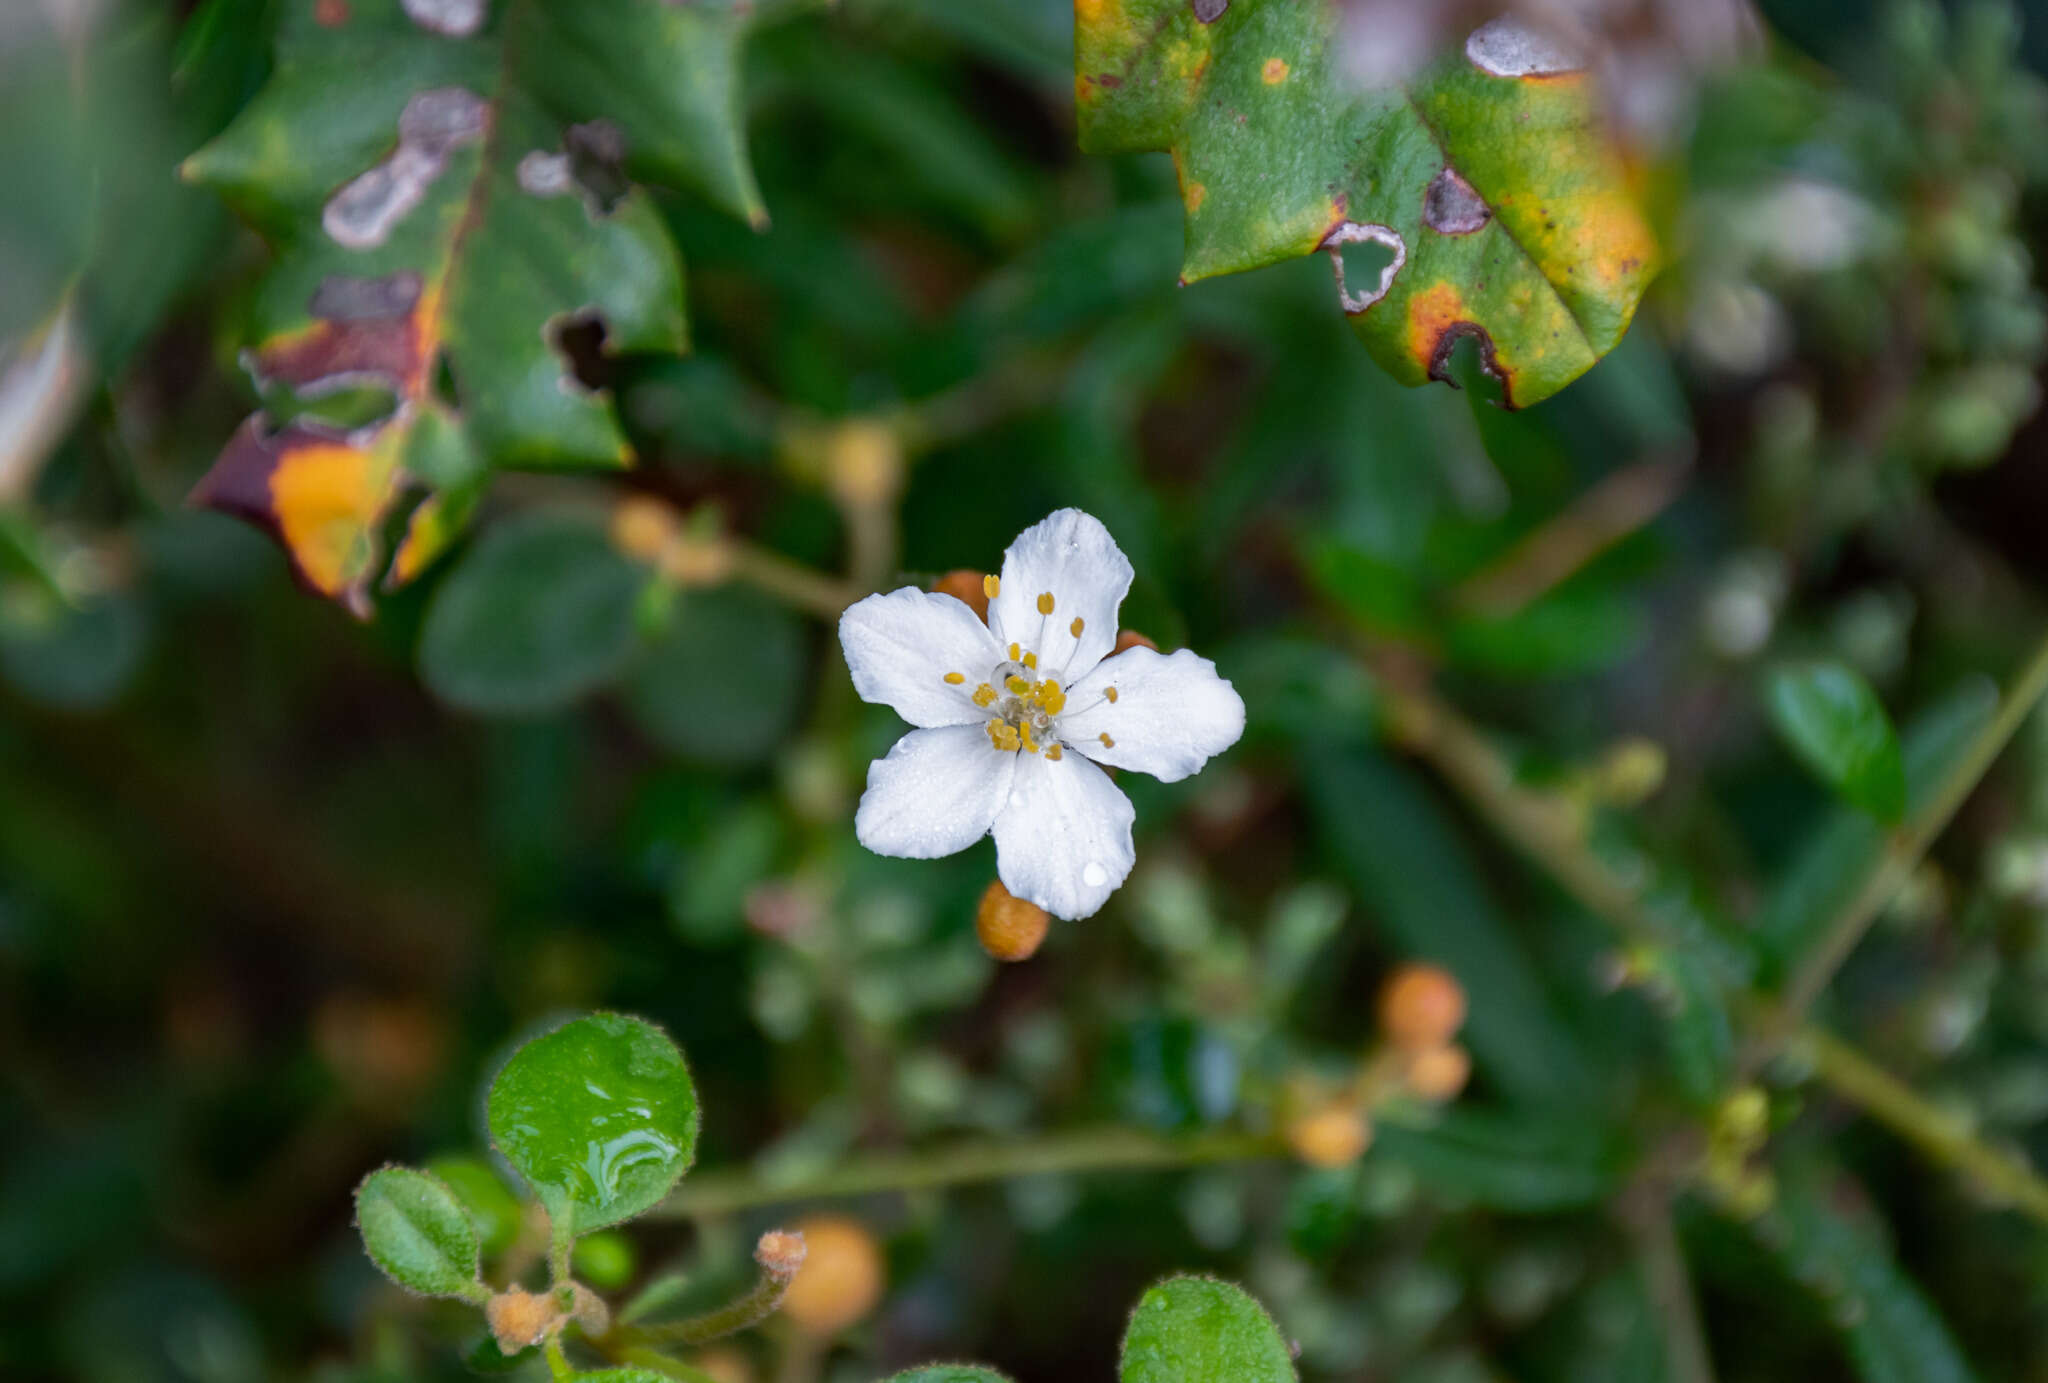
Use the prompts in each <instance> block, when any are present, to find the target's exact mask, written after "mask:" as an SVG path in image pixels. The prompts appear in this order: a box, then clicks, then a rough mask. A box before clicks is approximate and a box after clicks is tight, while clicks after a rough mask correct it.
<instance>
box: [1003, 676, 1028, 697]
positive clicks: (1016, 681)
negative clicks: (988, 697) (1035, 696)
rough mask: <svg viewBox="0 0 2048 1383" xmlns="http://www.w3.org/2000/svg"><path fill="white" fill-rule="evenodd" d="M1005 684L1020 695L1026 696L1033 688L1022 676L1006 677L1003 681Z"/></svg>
mask: <svg viewBox="0 0 2048 1383" xmlns="http://www.w3.org/2000/svg"><path fill="white" fill-rule="evenodd" d="M1003 685H1004V686H1006V687H1008V688H1009V689H1010V690H1011V691H1013V692H1015V693H1016V694H1017V695H1019V696H1024V695H1026V694H1027V693H1029V692H1030V690H1031V684H1030V683H1029V682H1027V681H1025V680H1024V679H1023V678H1021V677H1009V678H1005V679H1004V681H1003Z"/></svg>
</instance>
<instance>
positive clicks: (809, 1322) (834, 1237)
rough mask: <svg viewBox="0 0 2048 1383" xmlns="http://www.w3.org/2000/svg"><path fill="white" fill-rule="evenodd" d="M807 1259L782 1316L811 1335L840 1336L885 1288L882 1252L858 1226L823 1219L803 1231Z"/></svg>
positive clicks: (852, 1222)
mask: <svg viewBox="0 0 2048 1383" xmlns="http://www.w3.org/2000/svg"><path fill="white" fill-rule="evenodd" d="M797 1232H798V1233H799V1234H801V1235H802V1236H803V1240H804V1244H805V1248H806V1253H805V1256H804V1263H803V1267H802V1269H801V1270H800V1271H799V1272H798V1273H797V1275H796V1277H795V1278H794V1279H792V1280H791V1282H790V1284H789V1291H788V1293H787V1294H786V1295H784V1297H783V1298H782V1314H783V1315H784V1316H786V1317H788V1318H789V1320H790V1322H791V1323H792V1324H794V1325H795V1326H796V1327H797V1328H798V1329H800V1330H802V1331H803V1332H804V1333H805V1334H807V1335H814V1336H830V1335H836V1334H838V1333H839V1332H840V1331H842V1330H844V1329H846V1327H848V1326H850V1325H852V1324H853V1323H854V1322H855V1321H858V1320H859V1319H860V1318H861V1317H863V1316H865V1315H867V1314H868V1312H870V1311H872V1310H874V1309H875V1304H876V1303H877V1302H879V1301H880V1300H881V1299H882V1288H883V1286H884V1284H885V1282H886V1274H885V1269H884V1266H883V1263H882V1251H881V1249H880V1248H879V1247H878V1246H877V1245H876V1243H875V1239H874V1236H873V1235H872V1234H869V1233H868V1231H867V1228H866V1227H865V1226H864V1225H862V1224H861V1223H860V1222H859V1221H857V1220H851V1219H848V1218H846V1217H845V1216H843V1215H820V1216H816V1217H813V1218H811V1219H808V1220H805V1221H804V1222H803V1223H802V1225H801V1226H799V1228H798V1231H797Z"/></svg>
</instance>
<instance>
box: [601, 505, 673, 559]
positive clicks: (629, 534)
mask: <svg viewBox="0 0 2048 1383" xmlns="http://www.w3.org/2000/svg"><path fill="white" fill-rule="evenodd" d="M682 528H683V526H682V521H681V519H680V518H679V517H678V516H677V514H676V511H675V509H674V507H673V506H671V505H670V504H669V503H668V502H667V501H666V500H659V499H656V498H655V497H654V496H652V495H628V496H627V497H626V498H625V499H622V500H620V501H619V504H618V507H617V508H615V509H613V510H612V524H611V535H612V546H613V547H615V548H617V549H618V550H619V551H620V552H622V553H624V554H625V555H626V556H628V557H630V558H632V559H633V560H634V561H636V562H645V563H647V564H648V565H649V566H652V565H654V564H655V563H657V562H659V561H660V560H661V558H662V554H663V553H664V552H665V551H666V550H667V549H668V545H669V544H670V543H672V542H674V541H675V540H676V538H677V536H678V535H679V534H681V532H682Z"/></svg>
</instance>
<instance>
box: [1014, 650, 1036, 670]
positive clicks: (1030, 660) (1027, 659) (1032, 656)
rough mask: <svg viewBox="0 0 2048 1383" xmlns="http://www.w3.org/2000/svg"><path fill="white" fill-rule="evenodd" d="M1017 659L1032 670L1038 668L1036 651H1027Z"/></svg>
mask: <svg viewBox="0 0 2048 1383" xmlns="http://www.w3.org/2000/svg"><path fill="white" fill-rule="evenodd" d="M1017 661H1018V662H1020V663H1022V664H1024V666H1025V667H1028V668H1030V669H1031V670H1032V671H1033V672H1036V671H1037V670H1038V655H1037V654H1036V653H1027V654H1025V655H1024V656H1023V657H1022V658H1019V659H1018V660H1017Z"/></svg>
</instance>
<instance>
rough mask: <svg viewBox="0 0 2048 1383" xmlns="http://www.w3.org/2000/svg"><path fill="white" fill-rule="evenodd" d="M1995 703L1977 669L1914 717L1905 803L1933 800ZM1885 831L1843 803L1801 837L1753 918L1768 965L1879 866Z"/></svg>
mask: <svg viewBox="0 0 2048 1383" xmlns="http://www.w3.org/2000/svg"><path fill="white" fill-rule="evenodd" d="M1997 711H1998V686H1997V684H1996V683H1994V682H1992V681H1991V680H1990V679H1989V678H1986V677H1978V678H1974V679H1972V680H1970V681H1967V682H1965V683H1963V684H1962V685H1961V686H1959V687H1957V688H1956V689H1955V690H1953V691H1951V692H1950V693H1949V694H1948V695H1947V696H1945V697H1944V698H1943V699H1942V700H1941V701H1939V702H1937V703H1936V704H1935V705H1933V706H1931V707H1929V708H1928V709H1927V710H1925V711H1922V712H1921V713H1920V714H1919V715H1917V716H1915V717H1914V718H1913V721H1912V723H1911V724H1910V725H1909V726H1907V729H1906V736H1905V745H1904V749H1903V753H1902V757H1903V758H1904V761H1905V770H1906V806H1907V808H1908V809H1909V810H1912V811H1918V810H1920V808H1921V807H1922V806H1923V805H1924V804H1925V803H1927V802H1928V801H1930V800H1932V798H1933V797H1934V795H1935V793H1936V792H1938V791H1939V789H1940V786H1941V783H1942V781H1943V779H1945V778H1946V777H1947V776H1948V774H1949V772H1950V770H1951V769H1952V768H1953V767H1954V766H1955V764H1956V762H1957V761H1958V760H1959V759H1960V758H1961V757H1962V755H1963V753H1964V752H1965V750H1966V749H1967V748H1968V746H1969V744H1970V742H1971V741H1972V740H1973V739H1975V738H1976V736H1977V735H1978V734H1979V733H1980V732H1981V731H1982V730H1983V729H1984V727H1985V726H1986V725H1989V724H1990V723H1991V718H1992V717H1993V716H1994V715H1995V714H1997ZM1885 838H1886V832H1885V831H1884V829H1883V828H1882V827H1881V826H1879V825H1878V823H1877V822H1875V821H1873V820H1872V819H1871V818H1870V816H1869V815H1868V814H1867V813H1864V812H1862V811H1857V810H1853V809H1850V808H1846V807H1845V808H1839V809H1837V810H1836V811H1834V812H1832V813H1831V814H1830V815H1829V816H1828V817H1827V818H1826V819H1825V820H1824V821H1822V822H1821V823H1820V824H1819V826H1817V827H1816V828H1815V829H1814V830H1813V831H1812V833H1811V834H1810V836H1809V838H1808V839H1806V840H1805V841H1804V842H1802V843H1801V845H1800V846H1799V848H1798V850H1797V851H1796V852H1795V853H1794V855H1793V857H1792V862H1791V864H1790V865H1789V866H1788V867H1787V868H1786V869H1785V871H1784V873H1783V874H1782V875H1780V876H1779V878H1778V881H1777V883H1776V884H1775V886H1774V887H1773V888H1772V889H1771V892H1770V895H1769V897H1768V898H1766V899H1765V901H1764V906H1763V910H1762V912H1761V913H1760V914H1759V915H1758V918H1757V925H1756V931H1755V935H1756V944H1757V949H1758V950H1759V952H1761V953H1762V957H1763V960H1764V962H1765V964H1766V966H1767V968H1770V969H1772V970H1777V969H1781V968H1782V967H1783V966H1784V965H1786V964H1788V963H1789V962H1790V960H1791V958H1792V957H1794V956H1797V955H1799V954H1801V953H1802V952H1804V951H1805V950H1806V948H1807V947H1808V946H1810V945H1812V944H1813V942H1814V940H1815V939H1816V938H1817V936H1818V934H1819V932H1820V931H1821V930H1822V929H1824V928H1825V927H1826V926H1827V925H1828V922H1829V920H1830V919H1832V918H1833V917H1834V916H1835V914H1836V913H1837V912H1838V911H1840V909H1841V908H1842V906H1843V905H1844V904H1846V903H1847V902H1848V900H1849V899H1850V898H1851V897H1852V896H1853V895H1854V894H1855V892H1856V890H1858V889H1860V888H1861V887H1863V884H1864V881H1865V880H1866V879H1867V878H1868V877H1869V874H1870V871H1871V870H1873V869H1875V868H1876V867H1877V864H1878V861H1879V859H1880V857H1881V856H1882V855H1883V853H1884V849H1885Z"/></svg>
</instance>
